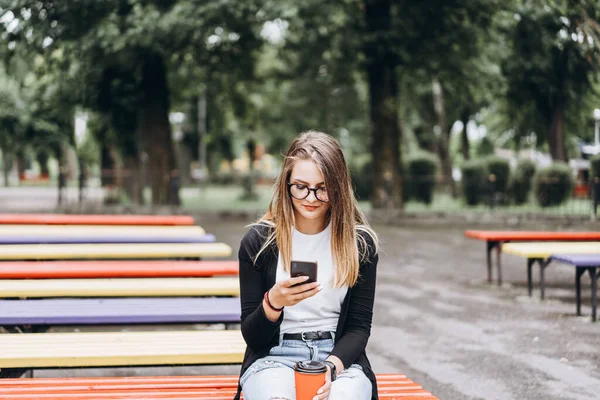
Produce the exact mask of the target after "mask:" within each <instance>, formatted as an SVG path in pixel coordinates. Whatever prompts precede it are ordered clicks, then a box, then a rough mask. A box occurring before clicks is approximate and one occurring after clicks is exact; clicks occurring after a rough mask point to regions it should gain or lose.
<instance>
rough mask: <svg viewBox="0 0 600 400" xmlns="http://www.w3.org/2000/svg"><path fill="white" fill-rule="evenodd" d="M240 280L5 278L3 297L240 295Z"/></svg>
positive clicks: (1, 282) (0, 292)
mask: <svg viewBox="0 0 600 400" xmlns="http://www.w3.org/2000/svg"><path fill="white" fill-rule="evenodd" d="M239 292H240V288H239V280H238V279H237V278H216V277H215V278H124V279H105V278H101V279H3V280H0V297H3V298H12V297H15V298H32V297H37V298H40V297H128V296H137V297H144V296H239Z"/></svg>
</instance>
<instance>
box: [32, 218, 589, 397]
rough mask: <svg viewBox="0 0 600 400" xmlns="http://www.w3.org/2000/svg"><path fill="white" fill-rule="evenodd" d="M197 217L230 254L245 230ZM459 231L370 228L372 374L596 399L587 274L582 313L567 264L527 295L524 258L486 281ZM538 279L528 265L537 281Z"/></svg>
mask: <svg viewBox="0 0 600 400" xmlns="http://www.w3.org/2000/svg"><path fill="white" fill-rule="evenodd" d="M199 223H200V224H201V225H202V226H203V227H205V229H206V230H207V231H209V232H212V233H214V234H215V235H216V236H217V238H218V240H220V241H223V242H226V243H228V244H230V245H231V246H232V247H233V250H234V253H233V255H232V258H235V256H236V255H237V248H238V244H239V241H240V239H241V237H242V235H243V234H244V232H245V231H246V229H247V228H245V226H244V225H245V223H244V222H243V221H242V222H240V221H225V222H223V221H216V220H204V221H203V220H200V221H199ZM465 228H467V227H465V226H455V227H452V226H450V227H434V226H427V227H423V226H419V225H418V224H416V223H415V224H413V225H411V226H406V227H392V226H375V229H376V230H377V232H378V233H379V234H380V236H381V239H382V254H381V256H380V263H379V267H378V285H377V295H376V296H377V297H376V306H375V316H374V321H373V329H372V336H371V339H370V342H369V345H368V355H369V357H370V359H371V362H372V364H373V367H374V369H375V371H376V372H377V373H394V372H395V373H397V372H401V373H404V374H406V375H407V376H409V377H410V378H411V379H413V380H414V381H416V382H418V383H419V384H421V385H422V386H423V387H425V388H426V389H428V390H429V391H431V392H432V393H434V394H435V395H437V396H438V397H439V398H440V399H443V400H459V399H460V400H467V399H487V400H513V399H514V400H521V399H527V400H536V399H540V400H541V399H544V400H548V399H582V400H583V399H586V400H587V399H590V400H591V399H600V369H599V365H600V323H592V322H590V317H589V315H590V307H589V304H590V289H589V279H588V277H587V275H586V277H585V278H584V280H583V303H584V306H583V309H582V311H583V316H581V317H577V316H576V315H575V300H574V298H575V291H574V276H575V273H574V270H573V268H572V267H569V266H567V265H561V264H558V263H556V264H551V266H550V267H548V269H547V270H546V279H547V289H546V300H544V301H540V300H539V291H538V290H537V286H534V288H536V290H534V296H533V297H531V298H530V297H529V296H527V283H526V282H527V281H526V267H525V259H522V258H519V257H516V256H511V255H504V256H503V273H504V281H505V283H504V285H503V286H502V287H498V286H497V285H490V284H488V283H487V270H486V267H485V253H484V249H485V244H484V243H483V242H478V241H473V240H467V239H465V238H464V237H463V232H464V229H465ZM537 275H538V270H537V269H534V283H535V284H536V285H537V279H536V278H537ZM148 328H149V327H144V328H142V329H148ZM188 328H189V326H188ZM196 328H201V327H196ZM213 328H216V329H220V328H222V326H214V327H213ZM116 329H119V327H116ZM126 329H129V330H131V329H136V328H133V327H127V328H126ZM156 329H160V328H156ZM238 371H239V366H219V367H169V368H135V369H130V368H118V369H87V370H45V371H36V373H35V376H73V375H80V376H81V375H88V376H89V375H113V376H114V375H136V374H139V375H152V374H173V375H176V374H223V373H225V374H236V373H237V372H238Z"/></svg>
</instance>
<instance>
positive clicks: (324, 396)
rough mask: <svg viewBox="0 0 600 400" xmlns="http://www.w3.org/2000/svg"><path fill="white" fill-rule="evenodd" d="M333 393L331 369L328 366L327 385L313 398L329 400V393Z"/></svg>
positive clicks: (314, 399)
mask: <svg viewBox="0 0 600 400" xmlns="http://www.w3.org/2000/svg"><path fill="white" fill-rule="evenodd" d="M330 392H331V369H330V368H329V366H327V373H326V374H325V384H324V385H323V386H322V387H321V389H319V390H318V391H317V395H316V396H315V397H313V400H327V399H328V398H329V393H330Z"/></svg>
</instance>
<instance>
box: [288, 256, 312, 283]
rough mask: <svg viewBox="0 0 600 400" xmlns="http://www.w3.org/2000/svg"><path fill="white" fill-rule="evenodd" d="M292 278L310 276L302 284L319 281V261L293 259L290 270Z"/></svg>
mask: <svg viewBox="0 0 600 400" xmlns="http://www.w3.org/2000/svg"><path fill="white" fill-rule="evenodd" d="M290 275H291V277H292V278H295V277H297V276H308V280H307V281H305V282H302V283H301V284H305V283H311V282H316V281H317V263H316V261H292V268H291V270H290Z"/></svg>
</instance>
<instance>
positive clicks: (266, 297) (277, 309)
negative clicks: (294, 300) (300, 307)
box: [264, 290, 283, 312]
mask: <svg viewBox="0 0 600 400" xmlns="http://www.w3.org/2000/svg"><path fill="white" fill-rule="evenodd" d="M264 299H265V303H267V305H268V306H269V308H270V309H271V310H273V311H275V312H281V311H283V307H281V308H275V307H273V304H271V302H270V301H269V291H268V290H267V291H266V292H265V297H264Z"/></svg>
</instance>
